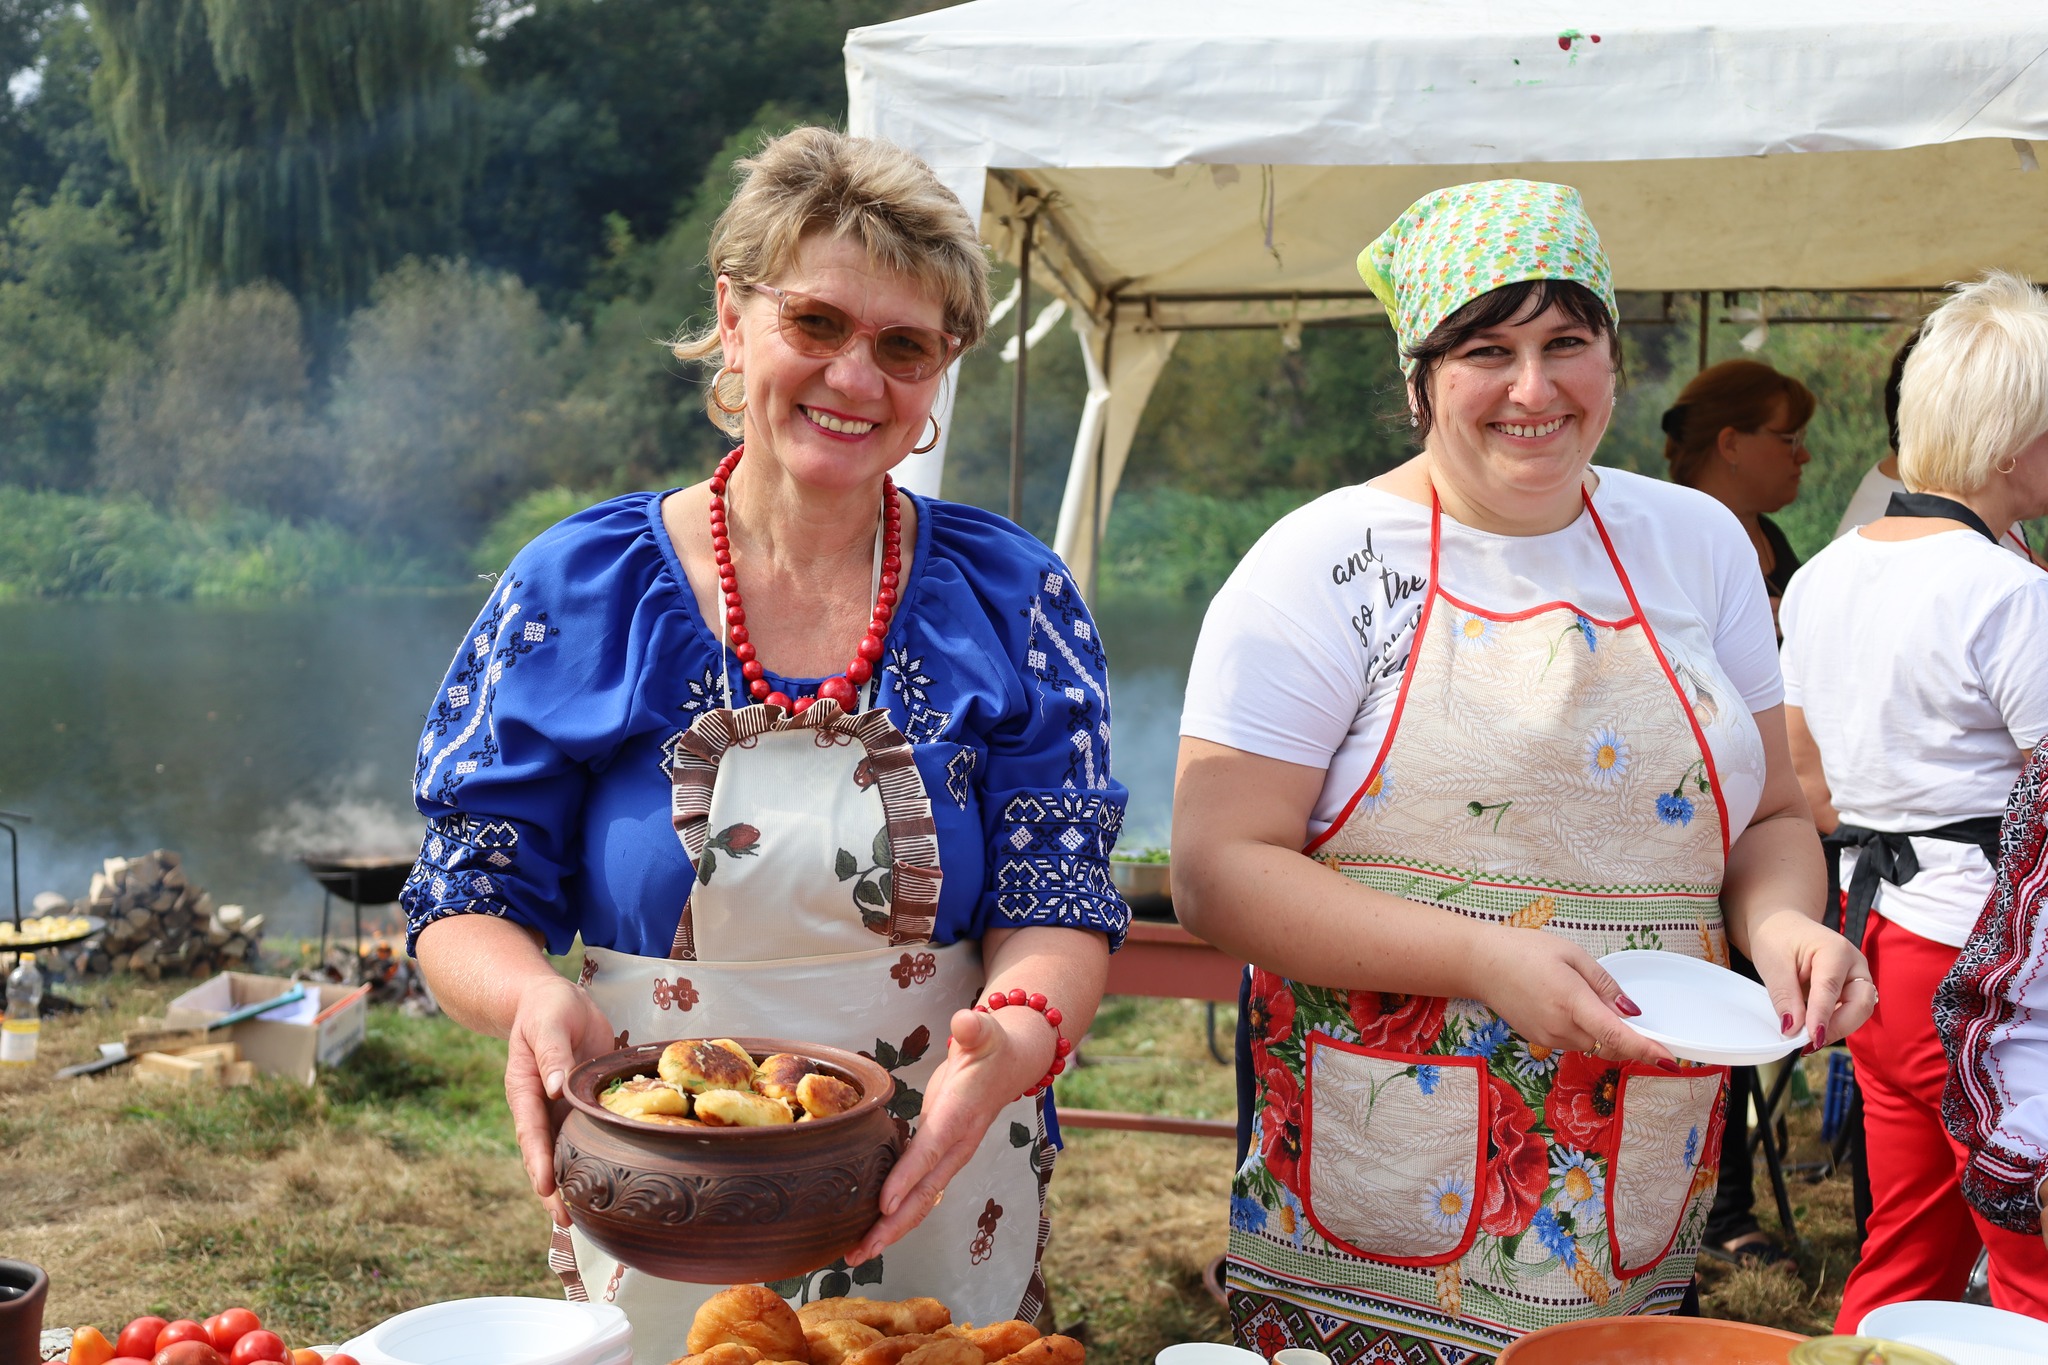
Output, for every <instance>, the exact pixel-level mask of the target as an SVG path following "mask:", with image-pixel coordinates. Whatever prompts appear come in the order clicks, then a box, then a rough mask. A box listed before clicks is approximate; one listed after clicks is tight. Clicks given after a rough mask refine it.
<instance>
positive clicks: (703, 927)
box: [549, 701, 1052, 1360]
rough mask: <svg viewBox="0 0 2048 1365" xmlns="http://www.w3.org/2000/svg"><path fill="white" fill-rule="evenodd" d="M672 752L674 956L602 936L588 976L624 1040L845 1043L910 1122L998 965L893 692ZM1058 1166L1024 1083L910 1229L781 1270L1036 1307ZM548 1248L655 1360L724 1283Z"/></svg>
mask: <svg viewBox="0 0 2048 1365" xmlns="http://www.w3.org/2000/svg"><path fill="white" fill-rule="evenodd" d="M669 753H670V768H669V772H670V777H671V781H672V791H673V794H674V801H673V815H674V820H675V826H676V832H677V834H678V836H679V837H680V838H681V840H682V842H683V845H684V847H685V849H686V850H687V851H688V853H689V855H690V858H691V861H692V862H693V863H694V864H695V865H696V868H697V883H696V886H695V888H694V889H693V891H692V892H691V895H690V898H689V902H688V904H687V905H685V907H684V908H683V912H682V917H681V920H680V922H679V923H678V924H677V927H676V936H675V946H674V948H673V950H672V952H671V954H670V956H669V957H666V958H658V957H638V956H634V955H632V954H628V953H620V952H614V951H612V950H610V949H603V948H592V949H587V950H586V951H585V954H584V965H583V982H584V985H585V986H586V987H587V988H588V989H589V991H590V994H591V998H592V999H593V1000H595V1001H596V1002H597V1005H598V1007H599V1008H600V1009H602V1010H603V1011H604V1013H605V1016H606V1018H608V1019H610V1020H611V1023H612V1027H613V1028H614V1029H616V1030H617V1031H618V1032H617V1037H616V1039H615V1043H616V1045H617V1046H620V1047H625V1046H628V1045H629V1044H632V1043H642V1042H658V1041H663V1040H668V1039H675V1038H716V1037H723V1036H729V1035H753V1036H765V1037H773V1038H788V1039H791V1040H800V1041H805V1042H817V1043H824V1044H827V1045H829V1046H833V1047H842V1048H847V1049H849V1050H851V1051H855V1052H861V1053H865V1054H867V1055H868V1056H870V1057H872V1058H874V1059H875V1060H876V1061H878V1062H880V1063H881V1064H882V1065H883V1066H884V1067H886V1068H887V1069H888V1070H889V1071H890V1073H891V1074H892V1075H893V1076H894V1077H895V1078H896V1083H897V1090H896V1096H895V1099H894V1101H893V1103H892V1104H891V1105H890V1109H891V1110H892V1112H894V1113H896V1114H897V1115H899V1116H900V1117H902V1118H904V1119H905V1120H907V1121H909V1122H910V1123H911V1124H912V1125H913V1126H914V1125H915V1123H916V1120H917V1116H918V1111H919V1107H920V1105H921V1103H922V1100H923V1095H924V1088H925V1086H926V1085H927V1084H928V1083H929V1081H930V1079H931V1075H932V1072H933V1071H934V1070H935V1069H937V1067H938V1065H939V1063H940V1062H941V1061H942V1060H943V1059H944V1057H945V1051H946V1040H947V1038H948V1036H949V1034H950V1020H951V1017H952V1015H953V1012H954V1011H955V1010H959V1009H964V1008H967V1007H969V1006H971V1005H972V1004H973V1003H974V1002H975V1000H976V999H977V998H978V997H979V995H980V994H981V990H982V986H983V984H984V980H985V978H984V975H983V971H982V964H981V950H980V946H979V945H978V944H976V943H955V944H950V945H946V946H940V945H937V944H934V943H932V942H931V931H932V924H933V919H934V915H935V912H936V909H937V906H938V899H939V885H940V880H941V873H940V868H939V850H938V841H937V837H936V834H935V830H934V826H933V823H932V815H931V805H930V802H929V799H928V798H927V796H926V793H925V788H924V782H923V780H922V779H921V778H920V777H919V776H918V772H917V767H916V764H915V763H914V761H913V758H912V751H911V746H910V744H909V742H908V741H907V740H905V739H904V737H903V735H902V733H901V732H900V731H898V730H897V728H896V727H895V725H894V724H893V723H891V721H890V719H889V716H888V713H887V712H886V711H883V710H879V709H876V710H868V711H864V712H861V713H860V714H858V715H848V714H846V713H845V712H844V711H842V710H841V709H840V708H839V706H838V704H837V703H835V702H831V701H819V702H815V703H813V704H812V705H811V706H810V707H809V708H808V709H806V710H805V711H804V712H803V713H801V714H799V715H793V716H792V715H784V714H783V713H781V712H780V711H775V710H771V709H770V708H769V707H767V706H765V705H756V706H747V707H744V708H741V709H739V710H733V709H729V708H728V709H720V710H714V711H710V712H707V713H706V714H704V715H701V716H699V717H698V718H697V719H696V720H695V721H694V722H693V723H692V724H691V726H690V728H689V729H688V730H686V731H684V732H683V733H681V734H679V735H678V736H676V738H675V740H674V741H673V742H672V744H671V746H670V750H669ZM1051 1169H1052V1153H1051V1150H1050V1147H1049V1144H1048V1143H1047V1142H1046V1136H1045V1125H1044V1119H1043V1113H1042V1110H1041V1108H1040V1105H1039V1102H1038V1101H1037V1100H1033V1099H1020V1100H1017V1101H1015V1102H1013V1103H1012V1104H1010V1105H1008V1106H1007V1107H1006V1108H1004V1109H1003V1110H1002V1111H1001V1112H1000V1113H999V1114H998V1115H997V1117H996V1121H995V1122H994V1123H993V1124H991V1125H990V1126H989V1131H988V1136H987V1138H986V1139H985V1140H984V1141H983V1142H982V1144H981V1147H980V1149H979V1151H978V1152H977V1153H976V1154H975V1156H974V1157H973V1158H972V1159H971V1160H970V1161H969V1162H968V1163H967V1165H966V1166H965V1167H963V1168H962V1169H961V1171H960V1172H959V1174H957V1175H955V1176H954V1177H953V1179H952V1181H951V1183H950V1184H949V1185H948V1186H947V1188H946V1192H945V1196H944V1198H943V1199H942V1201H941V1202H940V1204H939V1206H938V1207H937V1208H936V1209H934V1210H933V1211H932V1213H931V1215H930V1216H929V1217H927V1218H926V1219H925V1221H924V1222H923V1223H921V1224H920V1225H919V1226H918V1227H917V1228H915V1229H914V1230H913V1231H911V1232H910V1233H909V1234H908V1235H907V1236H905V1237H904V1238H903V1239H902V1240H901V1241H899V1242H897V1243H895V1244H894V1245H892V1246H890V1247H888V1248H887V1249H886V1250H885V1251H884V1252H883V1253H882V1254H881V1255H880V1256H879V1257H877V1258H875V1259H873V1260H871V1261H868V1262H867V1263H865V1264H863V1265H860V1266H854V1267H848V1266H847V1265H846V1264H845V1262H844V1261H843V1260H842V1261H837V1262H834V1263H833V1264H831V1265H826V1266H821V1267H819V1268H818V1269H817V1270H815V1271H813V1272H812V1273H810V1274H809V1275H805V1276H801V1277H798V1278H796V1279H793V1280H788V1281H778V1282H776V1283H775V1284H774V1285H773V1286H771V1287H772V1288H774V1289H775V1291H776V1292H777V1293H779V1294H782V1295H783V1296H784V1297H785V1298H788V1299H789V1300H791V1301H792V1302H793V1303H797V1304H802V1303H805V1302H808V1301H810V1300H812V1299H817V1298H830V1297H834V1296H837V1295H844V1294H859V1295H865V1296H867V1297H870V1298H888V1299H893V1298H908V1297H912V1296H917V1295H929V1296H931V1297H933V1298H936V1299H938V1300H940V1301H941V1302H942V1303H945V1304H946V1305H947V1306H948V1307H949V1308H951V1309H952V1311H953V1314H954V1317H955V1319H956V1320H959V1321H973V1322H990V1321H1001V1320H1003V1319H1007V1318H1013V1317H1022V1318H1025V1319H1027V1320H1028V1319H1031V1318H1033V1317H1036V1316H1037V1315H1038V1312H1039V1310H1040V1308H1041V1307H1042V1306H1043V1304H1044V1282H1043V1280H1042V1279H1041V1278H1040V1277H1039V1270H1038V1266H1039V1257H1040V1254H1041V1252H1042V1250H1043V1247H1044V1243H1045V1233H1046V1223H1045V1206H1044V1195H1045V1189H1046V1185H1047V1183H1048V1181H1049V1179H1050V1176H1051ZM549 1264H550V1266H551V1267H552V1268H553V1269H555V1270H556V1271H557V1273H559V1274H560V1275H561V1277H562V1280H563V1282H564V1284H565V1285H566V1286H567V1289H568V1294H569V1297H570V1298H572V1299H592V1300H601V1301H603V1302H606V1303H615V1304H617V1305H618V1306H619V1307H621V1308H623V1309H624V1310H625V1311H626V1315H627V1317H628V1318H629V1319H631V1321H632V1323H633V1338H634V1348H635V1350H636V1351H637V1352H638V1354H639V1357H640V1359H642V1360H667V1359H670V1358H671V1357H674V1356H680V1355H683V1354H685V1338H686V1337H687V1336H688V1334H689V1328H690V1322H691V1319H692V1318H693V1317H694V1316H695V1314H696V1311H697V1308H698V1306H699V1305H700V1304H701V1303H703V1301H704V1300H705V1299H706V1298H708V1297H710V1295H711V1294H713V1293H715V1292H717V1291H718V1290H719V1289H722V1288H724V1286H723V1285H696V1284H683V1283H678V1282H676V1281H672V1280H664V1279H660V1278H657V1277H655V1276H652V1275H648V1274H645V1273H643V1272H641V1271H637V1270H631V1269H628V1268H627V1267H625V1266H622V1265H620V1264H619V1263H617V1262H616V1261H614V1260H613V1259H612V1258H611V1257H610V1256H608V1255H606V1254H605V1253H604V1252H602V1251H600V1250H599V1249H598V1248H597V1247H595V1246H594V1245H592V1244H591V1243H590V1242H589V1241H588V1240H586V1239H585V1238H584V1237H583V1235H582V1234H581V1233H580V1232H571V1231H564V1230H560V1229H557V1231H556V1233H555V1241H554V1246H553V1248H552V1250H551V1253H550V1256H549Z"/></svg>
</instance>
